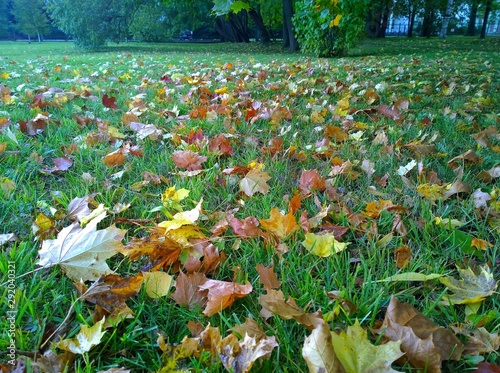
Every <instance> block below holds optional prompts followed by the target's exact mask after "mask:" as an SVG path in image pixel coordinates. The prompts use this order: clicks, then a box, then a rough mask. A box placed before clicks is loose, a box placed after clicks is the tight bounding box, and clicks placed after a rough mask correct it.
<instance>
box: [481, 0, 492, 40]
mask: <svg viewBox="0 0 500 373" xmlns="http://www.w3.org/2000/svg"><path fill="white" fill-rule="evenodd" d="M491 3H492V0H487V1H486V7H485V8H484V18H483V25H482V26H481V35H480V36H479V38H480V39H484V38H485V37H486V27H487V26H488V17H489V16H490V12H491Z"/></svg>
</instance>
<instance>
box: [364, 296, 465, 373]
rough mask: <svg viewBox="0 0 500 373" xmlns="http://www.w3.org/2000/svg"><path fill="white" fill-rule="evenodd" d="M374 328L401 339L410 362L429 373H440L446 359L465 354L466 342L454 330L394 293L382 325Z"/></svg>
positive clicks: (454, 358)
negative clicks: (440, 325)
mask: <svg viewBox="0 0 500 373" xmlns="http://www.w3.org/2000/svg"><path fill="white" fill-rule="evenodd" d="M373 332H374V333H377V334H383V335H384V337H385V338H388V339H390V340H391V341H396V342H401V350H402V351H403V352H405V353H406V355H405V356H406V358H407V359H408V360H409V362H410V364H411V365H412V366H413V367H415V368H417V369H424V370H426V371H427V372H428V373H441V363H442V361H443V360H459V359H460V357H461V355H462V350H463V345H462V343H461V342H460V341H459V340H458V338H457V337H455V335H454V334H453V333H451V332H450V331H448V330H447V329H445V328H442V327H439V326H438V325H436V324H434V323H433V322H432V321H431V320H429V319H428V318H427V317H425V316H424V315H422V314H421V313H420V312H418V311H417V310H415V308H413V307H412V306H410V305H409V304H407V303H400V302H399V300H398V299H397V298H396V297H391V301H390V303H389V306H388V307H387V312H386V314H385V318H384V322H383V323H382V326H381V327H380V328H379V329H376V330H373Z"/></svg>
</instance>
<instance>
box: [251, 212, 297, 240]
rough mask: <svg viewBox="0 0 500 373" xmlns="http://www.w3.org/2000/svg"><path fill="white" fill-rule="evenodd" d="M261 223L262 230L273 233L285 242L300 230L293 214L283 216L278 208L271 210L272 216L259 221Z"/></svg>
mask: <svg viewBox="0 0 500 373" xmlns="http://www.w3.org/2000/svg"><path fill="white" fill-rule="evenodd" d="M259 222H260V225H261V227H262V229H264V230H266V231H268V232H270V233H272V234H273V235H275V236H276V237H277V238H278V239H280V240H284V239H285V238H286V237H288V236H289V235H291V234H292V233H293V232H295V231H296V230H297V229H299V226H298V224H297V221H296V220H295V217H294V216H293V214H292V213H291V212H288V214H286V215H283V214H282V213H281V212H280V211H279V210H278V209H276V208H272V209H271V216H270V217H269V219H259Z"/></svg>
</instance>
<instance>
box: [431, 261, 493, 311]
mask: <svg viewBox="0 0 500 373" xmlns="http://www.w3.org/2000/svg"><path fill="white" fill-rule="evenodd" d="M457 270H458V272H459V274H460V277H461V279H460V280H456V279H454V278H453V277H441V278H440V279H439V281H441V283H442V284H443V285H445V286H446V287H447V288H448V289H449V290H451V291H453V294H448V295H445V296H444V302H445V303H446V304H450V303H451V304H471V303H479V302H481V301H483V300H484V299H485V298H486V297H489V296H490V295H492V294H493V293H494V292H495V290H496V288H497V283H496V281H495V279H494V278H493V274H492V273H491V272H490V269H489V267H488V266H484V267H480V274H479V275H476V274H475V273H474V271H472V269H471V268H467V269H460V268H457Z"/></svg>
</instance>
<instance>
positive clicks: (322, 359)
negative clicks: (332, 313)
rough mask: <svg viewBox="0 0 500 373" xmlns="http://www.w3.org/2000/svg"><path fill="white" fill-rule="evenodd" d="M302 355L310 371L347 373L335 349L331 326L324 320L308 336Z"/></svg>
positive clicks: (313, 372)
mask: <svg viewBox="0 0 500 373" xmlns="http://www.w3.org/2000/svg"><path fill="white" fill-rule="evenodd" d="M302 357H303V358H304V360H305V361H306V363H307V367H308V368H309V373H346V371H345V370H344V367H343V366H342V364H341V363H340V361H339V359H338V358H337V355H336V354H335V351H334V349H333V343H332V333H331V332H330V328H329V327H328V324H327V323H326V322H324V321H323V320H321V322H319V323H318V324H317V325H316V327H315V328H314V329H313V330H312V332H311V334H310V335H309V336H308V337H306V339H305V341H304V346H303V348H302Z"/></svg>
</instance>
